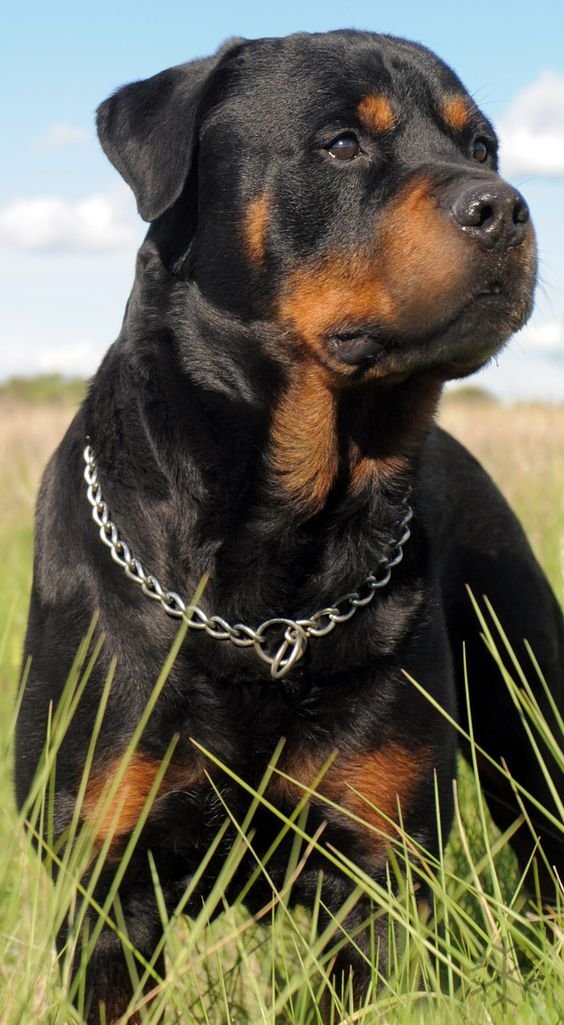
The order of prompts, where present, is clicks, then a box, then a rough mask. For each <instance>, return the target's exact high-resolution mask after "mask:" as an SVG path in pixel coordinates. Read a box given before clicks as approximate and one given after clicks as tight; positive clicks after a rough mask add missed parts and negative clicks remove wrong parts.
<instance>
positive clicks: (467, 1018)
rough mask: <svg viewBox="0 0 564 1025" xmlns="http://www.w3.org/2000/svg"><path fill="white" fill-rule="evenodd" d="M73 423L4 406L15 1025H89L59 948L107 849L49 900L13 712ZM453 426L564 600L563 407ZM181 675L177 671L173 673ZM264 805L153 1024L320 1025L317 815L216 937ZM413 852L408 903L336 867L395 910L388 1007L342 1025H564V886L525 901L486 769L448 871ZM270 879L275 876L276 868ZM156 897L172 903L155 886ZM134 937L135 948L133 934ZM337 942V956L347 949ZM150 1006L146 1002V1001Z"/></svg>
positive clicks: (501, 413) (514, 683)
mask: <svg viewBox="0 0 564 1025" xmlns="http://www.w3.org/2000/svg"><path fill="white" fill-rule="evenodd" d="M70 415H71V410H70V408H69V407H68V406H65V405H64V404H63V405H61V404H45V403H41V404H40V405H38V406H34V405H30V404H29V403H28V402H22V401H21V400H20V399H18V398H14V397H13V396H8V397H6V396H4V398H0V524H1V526H0V541H1V550H2V559H3V568H4V572H3V575H2V582H1V584H0V713H1V716H0V723H1V726H0V787H1V788H2V791H1V792H2V802H1V805H0V806H1V808H2V813H1V815H0V852H1V853H0V993H1V995H2V1000H1V1001H0V1025H16V1023H18V1025H19V1023H22V1025H29V1023H30V1022H33V1023H35V1022H37V1023H40V1025H47V1023H49V1025H59V1023H60V1025H63V1023H72V1025H75V1023H79V1022H80V1021H81V1018H80V1017H79V1015H78V1014H77V1013H76V1012H75V1011H74V1010H73V1009H72V1008H71V1007H70V1005H69V1004H68V1000H67V996H66V989H65V984H64V980H65V977H66V978H67V980H68V971H69V956H67V957H63V958H62V960H61V966H60V968H61V972H59V971H57V970H56V966H55V960H54V953H53V949H54V947H53V940H54V936H55V933H56V930H57V927H58V923H60V922H61V920H62V918H63V916H64V915H65V914H66V913H67V912H68V910H69V908H70V909H72V911H73V913H74V915H75V920H77V919H80V915H81V913H82V911H81V909H82V908H83V907H84V905H85V902H86V903H88V902H91V901H92V895H91V894H89V893H88V891H87V890H85V889H84V885H83V883H82V882H81V878H82V877H83V869H84V865H85V864H86V863H87V862H88V861H89V860H90V859H91V858H92V856H93V853H94V852H93V849H92V837H91V835H88V832H87V831H86V830H84V829H82V830H81V829H79V828H78V825H77V829H76V837H75V842H74V844H73V845H72V846H71V847H69V848H68V849H67V852H66V853H65V854H63V855H61V854H60V852H59V853H58V852H56V851H55V850H54V849H53V848H51V849H50V850H49V851H48V852H47V861H49V858H50V859H51V860H52V861H55V860H56V859H57V858H61V857H62V858H63V859H64V861H63V864H62V866H61V870H60V872H59V876H58V880H57V882H56V884H55V885H51V884H50V883H49V880H48V878H47V873H46V872H45V869H44V866H43V865H41V864H40V862H39V859H38V858H37V857H36V856H35V854H34V853H33V852H32V851H31V850H30V847H29V845H28V842H27V841H26V839H25V838H24V835H23V830H22V828H21V823H20V822H19V820H18V816H17V814H16V812H15V809H14V805H13V800H12V796H11V788H12V784H11V758H12V752H11V749H12V734H13V721H14V711H13V709H14V700H15V690H16V681H17V677H18V672H19V661H20V652H21V645H22V635H23V630H24V625H25V615H26V605H27V593H28V588H29V583H30V575H31V537H32V526H31V520H32V505H33V500H34V494H35V491H36V486H37V480H38V475H39V473H40V469H41V467H42V465H43V463H44V462H45V460H46V458H47V456H48V454H49V453H50V451H51V450H52V449H53V447H54V445H55V444H56V441H57V439H58V438H59V437H60V435H61V434H62V432H63V430H64V428H65V426H66V423H67V422H68V419H69V418H70ZM442 418H443V422H445V423H446V424H447V426H448V427H449V429H451V430H452V431H453V433H455V434H457V435H458V436H459V437H461V438H462V439H463V440H466V441H467V443H468V444H469V446H470V447H471V448H472V449H473V451H475V453H476V454H477V455H478V456H479V458H480V459H481V460H482V461H483V462H484V463H485V464H486V465H488V468H489V469H490V471H491V472H492V473H493V475H494V476H495V478H496V480H497V481H498V482H499V483H500V485H501V487H502V489H503V490H504V491H505V493H506V494H507V495H508V497H509V498H510V500H511V502H512V504H513V505H514V507H516V508H517V510H518V512H519V514H520V516H521V519H522V520H523V522H524V525H525V527H526V529H527V531H528V533H529V535H530V536H531V537H532V541H533V545H534V547H535V549H536V551H537V555H538V556H539V558H540V560H541V562H542V563H543V565H544V566H545V569H546V571H547V573H548V574H549V576H550V577H551V579H552V582H553V585H554V586H555V587H556V588H557V589H559V591H560V594H562V584H561V565H560V550H561V542H562V537H563V534H564V529H563V523H562V512H563V510H562V504H561V503H562V495H563V493H564V488H563V483H564V454H563V453H562V451H561V447H560V445H559V442H558V438H562V436H563V434H564V432H563V427H564V408H562V407H547V408H545V407H540V406H538V407H536V406H531V407H525V406H521V407H515V408H512V409H509V408H505V407H500V406H497V405H496V404H492V403H479V402H478V403H476V402H475V401H472V402H469V401H465V402H464V401H462V400H454V399H449V400H447V403H446V404H445V407H444V409H443V413H442ZM492 439H495V443H494V442H492ZM559 503H560V506H559ZM480 614H481V615H482V616H483V617H484V618H483V623H482V628H483V631H484V633H485V635H486V639H487V641H488V643H489V645H490V648H491V649H492V653H493V655H492V657H494V658H496V660H498V661H499V662H500V663H501V652H502V651H503V636H502V633H501V632H500V629H499V627H498V625H497V624H496V623H495V619H494V618H493V617H492V614H491V612H490V611H488V610H487V609H485V608H483V607H482V608H481V611H480ZM172 657H173V655H171V658H172ZM85 668H86V664H85V661H84V659H83V663H82V665H81V663H80V659H79V660H78V661H77V664H76V667H75V671H74V674H73V676H72V678H71V680H70V681H69V689H68V702H67V704H66V705H65V706H64V708H66V712H65V713H64V714H63V712H61V716H62V720H64V719H65V718H68V717H69V716H70V715H72V704H73V700H74V698H75V696H76V692H77V689H79V688H80V686H81V680H82V681H83V680H84V672H85ZM523 670H524V675H525V676H529V677H530V678H531V674H534V672H535V670H534V666H533V664H532V663H531V664H530V665H528V666H526V667H523ZM166 671H167V667H166V666H165V668H164V670H163V673H164V674H166ZM506 675H507V677H508V678H507V685H508V686H509V687H510V688H511V689H512V693H513V694H514V696H515V700H517V701H521V702H522V703H523V702H524V705H523V707H524V713H525V714H527V715H528V716H529V720H530V722H531V730H532V733H533V734H534V735H536V736H540V737H541V738H542V737H544V742H545V743H547V744H549V745H552V746H553V747H554V743H555V742H554V738H551V737H550V736H547V732H546V727H544V726H543V723H542V721H539V718H538V715H537V713H536V709H535V707H534V704H531V703H530V702H527V701H526V700H525V699H524V698H523V694H524V693H526V692H525V690H524V683H523V679H522V678H521V676H520V670H519V669H518V668H517V667H516V666H514V667H513V671H512V673H511V674H507V672H506ZM162 679H163V680H164V675H163V677H162ZM415 685H416V681H415V682H414V683H413V686H415ZM63 728H64V721H62V722H59V723H57V722H56V721H54V723H53V729H52V733H51V749H50V750H51V753H52V756H53V757H56V749H57V745H58V743H59V741H60V735H61V730H62V729H63ZM531 756H532V757H533V754H532V755H531ZM560 757H561V756H560ZM563 768H564V763H563ZM224 771H228V770H226V769H225V770H224ZM272 771H275V769H273V770H272ZM118 785H119V780H118V782H117V784H116V786H118ZM241 785H243V784H242V783H241ZM265 786H266V781H265ZM46 793H48V781H47V776H46V774H45V775H44V778H43V779H40V780H39V785H38V791H37V795H36V798H35V801H34V803H33V805H32V806H30V807H29V808H28V816H29V818H30V819H31V821H32V822H35V824H36V826H38V825H39V823H40V822H41V820H42V818H43V817H44V816H45V814H46V804H45V795H46ZM248 797H249V811H248V814H247V816H246V820H245V821H244V822H242V823H239V824H238V839H237V841H236V843H235V844H234V845H233V848H232V852H231V856H230V858H229V859H228V861H227V863H226V866H225V868H224V871H223V875H222V877H221V879H220V880H219V881H218V886H217V887H216V889H215V891H214V893H213V894H212V896H211V898H210V900H209V901H208V902H206V905H205V906H204V907H203V908H202V910H201V912H200V913H199V915H198V916H197V918H196V919H191V920H189V921H188V920H186V919H184V918H183V917H182V915H181V914H180V910H181V909H179V914H178V915H175V916H173V919H172V920H171V921H168V920H167V921H166V923H165V926H166V933H167V946H166V950H167V963H168V974H167V979H166V981H165V982H164V983H163V982H161V981H159V980H158V979H154V982H155V987H156V993H157V999H156V1001H155V1004H154V1005H152V1007H151V1008H149V1009H147V1010H146V1013H144V1020H146V1021H147V1023H148V1025H156V1021H157V1017H158V1012H159V1009H161V1008H162V1007H165V1008H166V1009H167V1015H168V1017H167V1021H168V1022H182V1023H190V1025H191V1023H196V1022H197V1023H205V1025H245V1023H249V1025H259V1023H264V1025H316V1023H318V1022H320V1018H319V1014H318V1011H317V1010H316V997H317V995H318V993H319V991H320V989H321V988H322V987H323V985H324V984H325V983H326V981H327V968H328V955H326V954H324V953H323V949H322V947H323V944H322V943H321V942H320V941H319V940H318V939H317V938H316V935H315V928H314V925H315V919H316V916H317V915H318V914H319V911H320V908H319V904H318V907H317V908H316V909H314V912H313V916H312V917H310V916H308V915H306V914H305V913H303V912H301V911H300V910H299V909H298V911H293V912H291V913H290V912H289V910H288V897H289V893H290V891H291V887H292V883H293V879H294V877H295V874H296V873H297V871H298V869H299V866H300V863H301V861H302V860H303V859H304V858H307V856H308V852H309V851H310V850H311V848H312V847H313V846H316V845H318V844H319V843H320V838H319V837H311V836H309V833H308V828H307V817H306V813H305V810H304V811H303V812H301V813H300V814H299V815H297V816H296V817H294V818H293V819H292V820H291V821H286V822H281V824H280V825H281V829H286V830H290V831H291V833H292V834H293V835H294V836H295V845H294V857H293V861H292V862H291V864H290V866H289V871H288V877H287V880H286V884H285V886H284V887H283V888H282V891H281V892H280V893H275V894H274V895H273V899H272V902H271V904H270V905H269V906H267V907H266V908H265V909H264V912H263V914H262V916H261V918H260V920H259V921H256V920H255V919H252V918H250V917H249V916H248V914H247V912H246V911H245V908H244V905H243V904H242V902H235V905H234V906H233V907H231V908H230V909H227V910H225V912H224V914H223V915H221V917H220V918H219V919H217V920H216V921H214V922H212V923H211V924H210V921H209V919H210V917H211V915H212V911H213V909H214V906H216V907H217V908H218V909H221V908H222V906H223V897H222V895H223V891H224V889H225V887H226V885H227V882H228V879H229V878H230V877H231V876H232V874H233V873H234V871H235V868H236V865H237V863H238V860H239V859H240V857H241V856H242V853H243V852H244V851H246V850H247V849H249V847H252V829H253V815H254V814H255V812H256V808H257V807H258V806H259V805H260V804H261V803H264V801H266V800H267V799H268V797H267V792H266V793H265V792H261V790H259V792H257V793H255V794H251V793H249V795H248ZM106 799H107V798H106ZM102 800H104V798H103V797H102ZM147 812H148V807H147V808H146V809H145V813H147ZM414 850H416V845H414V841H413V840H412V839H411V838H409V837H407V836H403V837H400V838H399V840H398V842H397V844H396V847H395V858H396V860H397V864H398V868H399V867H402V868H403V873H401V874H400V879H401V878H404V877H406V878H407V884H400V887H399V891H398V892H397V893H395V892H393V888H392V887H391V886H390V887H389V888H383V889H382V888H377V887H375V885H374V883H373V882H372V881H371V880H370V879H368V878H366V877H364V876H363V874H362V872H361V871H360V870H359V869H358V868H357V867H356V866H354V865H352V864H349V863H346V862H345V861H344V859H343V858H342V857H341V856H339V855H338V854H337V853H336V852H329V855H328V856H330V857H331V858H333V859H337V860H338V861H339V862H340V866H341V869H342V871H343V872H345V873H346V874H348V875H349V876H350V879H351V882H352V883H353V884H354V887H355V888H356V892H357V894H358V893H363V894H366V895H368V896H369V897H370V898H371V899H372V901H373V903H374V906H375V907H379V908H384V909H386V910H387V912H388V914H389V916H390V919H391V920H392V921H394V922H395V923H396V927H395V932H394V934H393V937H392V939H393V942H392V951H393V957H392V971H391V974H390V977H389V978H387V979H386V980H380V985H379V988H378V992H377V995H375V994H374V993H373V994H372V995H371V997H370V999H369V1002H368V1004H367V1006H366V1007H365V1008H360V1009H357V1011H356V1012H353V1011H352V1010H351V1009H350V1007H349V1006H348V1003H347V1000H346V999H345V1000H344V1001H341V1000H340V999H339V997H338V996H336V997H335V1000H334V1010H335V1023H337V1022H339V1021H343V1022H346V1023H347V1025H349V1023H350V1025H352V1023H353V1022H363V1023H364V1025H369V1023H382V1025H392V1023H397V1025H404V1023H408V1022H409V1023H412V1022H414V1023H419V1022H421V1023H425V1025H427V1023H429V1025H435V1023H436V1025H444V1023H445V1022H449V1023H451V1022H452V1023H453V1025H458V1023H468V1025H470V1023H472V1025H475V1023H477V1025H480V1023H482V1022H483V1023H484V1025H485V1023H488V1025H492V1023H493V1025H498V1023H499V1025H502V1023H503V1025H505V1023H506V1022H507V1021H509V1020H511V1021H512V1023H513V1025H529V1023H531V1025H532V1023H533V1022H534V1023H535V1025H537V1023H539V1025H545V1023H546V1025H556V1023H557V1022H560V1021H562V1019H563V1017H564V970H563V965H562V945H563V942H564V928H563V926H564V921H563V918H562V910H563V908H562V899H561V896H559V892H558V888H557V887H556V886H555V902H554V905H553V907H551V908H546V907H543V906H541V904H540V902H537V904H536V905H535V903H534V902H533V903H531V902H530V901H528V900H527V898H526V896H525V894H524V892H523V889H522V886H521V880H520V877H519V873H518V870H517V867H516V863H515V861H514V859H513V855H512V854H511V852H510V850H509V847H508V837H507V836H500V835H499V833H498V832H497V831H496V830H495V829H494V828H493V827H492V825H491V822H490V821H489V818H488V816H487V813H486V811H485V809H484V807H483V803H482V799H481V796H480V793H479V791H478V789H477V788H476V785H475V779H474V774H473V771H472V769H471V768H464V769H463V770H462V772H461V777H460V780H459V784H458V788H457V791H456V816H455V824H454V827H453V832H452V836H451V839H450V841H449V844H448V846H447V848H446V852H445V855H444V856H443V857H441V859H440V860H439V861H438V863H433V861H432V859H430V858H428V857H426V856H421V852H419V855H420V857H419V859H417V858H414V856H413V855H414ZM257 870H258V871H264V872H268V865H263V866H262V867H261V866H259V867H258V869H257ZM418 875H422V876H423V877H424V879H425V880H426V881H427V882H428V883H429V885H430V887H431V891H432V894H433V902H434V914H433V915H429V916H427V917H425V916H421V915H420V914H418V913H417V911H416V908H415V904H414V899H413V885H412V884H413V883H414V882H416V881H417V876H418ZM155 887H156V891H157V894H158V893H159V884H158V879H157V878H156V876H155ZM100 911H101V912H102V913H103V916H105V918H106V919H107V920H109V921H110V922H111V924H112V927H113V928H114V929H115V930H117V931H118V932H123V919H122V916H121V910H120V907H119V904H114V905H113V906H111V905H108V907H106V908H105V909H100ZM123 939H124V942H125V944H126V946H127V944H128V941H127V937H126V936H125V935H124V937H123ZM335 942H337V943H338V942H339V935H338V934H337V935H336V937H335ZM130 961H131V971H132V974H133V975H134V976H137V977H139V978H140V979H142V977H143V975H144V974H145V973H148V975H149V976H150V974H151V969H150V966H147V965H145V964H143V963H141V962H139V960H138V959H137V958H136V952H135V950H134V949H130ZM136 999H137V1001H138V1002H142V998H141V995H140V992H139V993H138V994H137V997H136Z"/></svg>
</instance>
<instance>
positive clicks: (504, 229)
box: [451, 181, 530, 249]
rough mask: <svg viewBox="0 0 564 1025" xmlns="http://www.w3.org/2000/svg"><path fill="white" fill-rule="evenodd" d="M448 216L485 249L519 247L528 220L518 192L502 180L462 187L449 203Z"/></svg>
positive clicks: (525, 208) (525, 205) (524, 234)
mask: <svg viewBox="0 0 564 1025" xmlns="http://www.w3.org/2000/svg"><path fill="white" fill-rule="evenodd" d="M451 213H452V216H453V217H454V220H455V221H456V223H457V224H459V225H460V227H461V228H463V229H464V230H465V231H466V232H467V233H468V234H471V235H474V236H475V238H476V241H477V242H479V243H480V245H482V246H484V248H486V249H493V248H494V247H495V246H497V245H505V246H518V245H520V244H521V242H522V241H523V240H524V238H525V236H526V234H527V229H528V224H529V219H530V215H529V208H528V206H527V204H526V202H525V200H524V199H523V197H522V195H521V193H520V192H517V190H516V189H513V188H512V187H511V186H510V185H508V184H507V183H506V182H503V181H494V182H484V181H480V182H478V183H476V182H475V183H474V184H473V185H471V186H469V187H466V188H464V189H463V191H461V192H459V194H458V195H457V196H456V198H455V199H454V201H453V202H452V205H451Z"/></svg>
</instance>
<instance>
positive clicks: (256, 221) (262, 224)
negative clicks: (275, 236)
mask: <svg viewBox="0 0 564 1025" xmlns="http://www.w3.org/2000/svg"><path fill="white" fill-rule="evenodd" d="M269 216H270V209H269V202H268V197H267V196H266V195H265V196H258V197H257V199H253V200H251V202H250V203H249V205H248V207H247V210H246V213H245V219H244V235H245V241H246V244H247V252H248V254H249V258H250V260H251V263H253V264H261V263H262V262H263V260H264V258H265V253H266V235H267V231H268V223H269Z"/></svg>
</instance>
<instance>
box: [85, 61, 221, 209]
mask: <svg viewBox="0 0 564 1025" xmlns="http://www.w3.org/2000/svg"><path fill="white" fill-rule="evenodd" d="M233 43H234V41H230V44H229V45H228V47H223V48H222V49H221V50H220V51H219V53H217V54H216V55H215V56H213V57H208V58H206V59H204V60H196V61H191V62H190V63H188V64H179V65H177V67H174V68H169V69H168V70H167V71H161V72H160V74H158V75H153V77H152V78H147V79H145V80H144V81H141V82H132V83H131V84H130V85H125V86H123V88H122V89H118V90H117V92H115V93H114V94H113V96H110V97H109V99H107V100H105V101H104V102H103V103H101V104H100V106H99V107H98V111H97V116H96V124H97V128H98V136H99V138H100V142H101V144H102V149H103V150H104V152H105V154H106V156H107V157H109V159H110V160H111V162H112V164H113V165H114V167H116V168H117V170H118V171H119V172H120V174H121V175H122V177H123V178H124V179H125V181H126V182H127V184H128V185H130V186H131V188H132V189H133V192H134V193H135V198H136V200H137V209H138V210H139V213H140V214H141V217H143V219H144V220H146V221H154V220H155V218H157V217H159V216H160V214H162V213H164V211H165V210H167V209H168V208H169V207H170V206H172V204H173V203H174V201H175V200H176V199H178V196H179V195H180V193H181V191H182V188H183V186H184V183H185V181H186V179H187V177H188V172H189V170H190V163H191V160H192V153H193V151H194V144H195V141H196V137H197V129H198V123H199V118H200V111H201V107H202V100H203V97H204V96H205V95H207V93H208V90H209V88H210V84H211V83H210V80H211V78H212V73H213V71H214V70H215V68H216V67H217V66H218V64H219V63H220V61H221V58H222V57H223V56H224V55H225V53H226V50H227V49H229V50H231V49H232V48H233Z"/></svg>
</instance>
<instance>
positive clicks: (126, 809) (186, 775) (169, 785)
mask: <svg viewBox="0 0 564 1025" xmlns="http://www.w3.org/2000/svg"><path fill="white" fill-rule="evenodd" d="M121 764H122V758H118V759H116V760H115V761H114V762H112V763H110V764H109V765H108V766H105V767H104V768H103V769H102V770H100V771H99V772H97V773H95V774H93V775H92V776H91V778H90V780H89V782H88V787H87V790H86V794H85V797H84V803H83V808H82V813H83V817H84V818H85V819H86V821H87V822H89V823H90V825H91V826H92V828H93V830H94V834H95V837H96V844H97V845H98V846H101V845H102V844H103V843H104V842H105V841H106V840H107V839H108V838H111V841H112V842H114V841H117V840H119V839H120V838H121V837H124V836H127V835H128V834H129V833H130V832H131V831H132V830H133V829H134V828H135V825H136V824H137V822H138V820H139V818H140V816H141V814H142V813H143V811H144V809H145V805H146V803H147V800H148V798H149V795H150V793H151V790H152V788H153V786H154V784H155V781H156V779H157V775H158V773H159V771H160V768H161V763H160V762H159V761H157V760H155V759H152V758H150V757H149V756H148V755H146V754H143V753H142V752H136V753H135V754H134V755H133V756H132V757H131V759H130V761H129V763H128V765H127V768H126V769H125V771H124V772H123V775H122V777H121V780H120V783H119V785H118V787H117V790H116V792H115V793H113V792H112V786H113V783H114V780H115V779H116V778H117V776H118V773H120V772H121ZM201 778H202V774H201V771H200V770H199V769H198V768H197V767H196V766H193V767H181V766H176V765H172V764H171V765H169V766H168V767H167V769H166V771H165V773H164V776H163V779H162V780H161V782H160V783H159V786H158V790H157V793H156V795H155V798H154V799H155V801H156V800H157V799H159V798H161V797H164V796H166V795H167V794H169V793H172V792H173V791H174V790H180V789H189V788H190V787H191V786H194V784H196V783H197V782H198V781H199V780H200V779H201ZM110 795H111V796H110ZM149 814H150V812H149Z"/></svg>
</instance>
